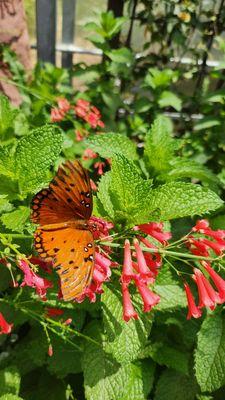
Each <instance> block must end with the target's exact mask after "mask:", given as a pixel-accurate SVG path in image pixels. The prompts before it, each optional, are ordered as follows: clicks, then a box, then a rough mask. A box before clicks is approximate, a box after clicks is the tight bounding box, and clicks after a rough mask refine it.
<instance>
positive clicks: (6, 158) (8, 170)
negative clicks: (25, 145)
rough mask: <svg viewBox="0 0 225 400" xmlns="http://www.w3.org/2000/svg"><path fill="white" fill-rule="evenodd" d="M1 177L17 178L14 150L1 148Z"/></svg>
mask: <svg viewBox="0 0 225 400" xmlns="http://www.w3.org/2000/svg"><path fill="white" fill-rule="evenodd" d="M0 175H5V176H7V177H9V178H12V179H13V178H15V177H16V171H15V155H14V149H13V148H10V147H6V146H5V147H2V146H0Z"/></svg>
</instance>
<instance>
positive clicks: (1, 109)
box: [0, 94, 17, 135]
mask: <svg viewBox="0 0 225 400" xmlns="http://www.w3.org/2000/svg"><path fill="white" fill-rule="evenodd" d="M16 114H17V110H12V108H11V105H10V102H9V99H8V98H7V97H6V96H4V95H2V94H0V135H3V134H5V133H6V131H7V130H8V129H9V128H12V127H13V124H14V118H15V116H16Z"/></svg>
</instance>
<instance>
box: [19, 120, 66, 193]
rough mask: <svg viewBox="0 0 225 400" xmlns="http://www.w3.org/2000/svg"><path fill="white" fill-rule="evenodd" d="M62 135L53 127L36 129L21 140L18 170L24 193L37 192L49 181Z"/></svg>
mask: <svg viewBox="0 0 225 400" xmlns="http://www.w3.org/2000/svg"><path fill="white" fill-rule="evenodd" d="M61 146H62V134H61V132H60V131H59V129H58V128H57V127H55V126H52V125H46V126H43V127H41V128H37V129H34V130H33V131H32V132H31V133H30V135H26V136H24V137H23V138H22V139H20V140H19V142H18V145H17V149H16V170H17V178H18V180H19V185H20V190H21V192H22V193H29V192H35V191H37V190H38V189H39V188H40V187H41V186H43V185H45V184H46V181H47V180H48V179H49V168H50V166H51V165H53V163H54V162H55V161H56V160H57V158H58V156H59V154H60V151H61Z"/></svg>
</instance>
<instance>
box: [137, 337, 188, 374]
mask: <svg viewBox="0 0 225 400" xmlns="http://www.w3.org/2000/svg"><path fill="white" fill-rule="evenodd" d="M144 355H145V357H146V356H147V355H148V356H149V357H151V358H152V359H153V360H154V361H155V362H156V363H157V364H159V365H165V366H166V367H168V368H173V369H174V370H175V371H177V372H181V373H183V374H185V375H187V374H188V368H189V358H190V356H189V353H187V352H186V351H181V350H178V349H176V348H175V347H172V346H171V345H168V344H166V343H164V342H155V343H153V344H150V345H149V346H147V348H146V349H145V350H144Z"/></svg>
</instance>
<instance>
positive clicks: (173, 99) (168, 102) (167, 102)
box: [158, 90, 182, 111]
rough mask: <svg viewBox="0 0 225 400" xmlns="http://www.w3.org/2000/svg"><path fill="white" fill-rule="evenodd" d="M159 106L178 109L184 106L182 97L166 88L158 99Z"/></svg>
mask: <svg viewBox="0 0 225 400" xmlns="http://www.w3.org/2000/svg"><path fill="white" fill-rule="evenodd" d="M158 103H159V106H160V107H161V108H163V107H173V108H174V109H175V110H176V111H180V110H181V108H182V101H181V99H180V98H179V97H178V96H177V95H176V94H174V93H172V92H169V91H168V90H164V91H163V92H162V93H161V94H160V97H159V99H158Z"/></svg>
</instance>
